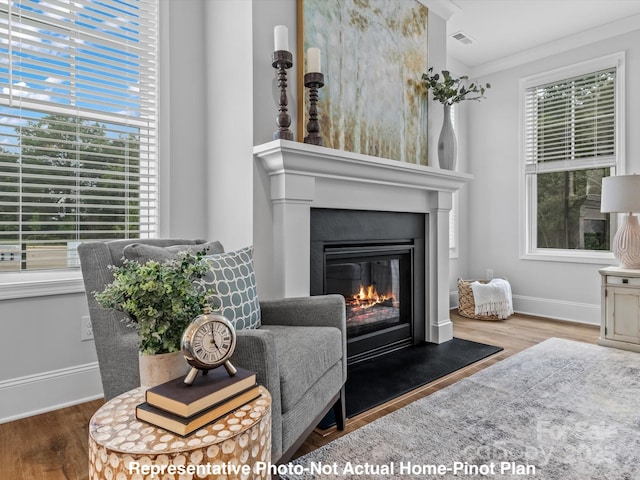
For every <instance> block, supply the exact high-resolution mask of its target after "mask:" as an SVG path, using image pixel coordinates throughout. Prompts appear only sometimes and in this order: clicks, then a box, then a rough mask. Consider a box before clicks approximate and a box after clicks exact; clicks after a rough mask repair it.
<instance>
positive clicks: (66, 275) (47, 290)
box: [0, 0, 167, 301]
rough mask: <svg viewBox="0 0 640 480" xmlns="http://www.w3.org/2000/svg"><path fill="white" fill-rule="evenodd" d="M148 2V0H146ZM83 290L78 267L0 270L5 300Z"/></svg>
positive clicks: (160, 28) (52, 108)
mask: <svg viewBox="0 0 640 480" xmlns="http://www.w3.org/2000/svg"><path fill="white" fill-rule="evenodd" d="M153 1H154V3H156V17H157V21H156V27H157V30H156V31H155V32H154V35H155V37H156V49H157V63H158V65H157V67H156V74H155V75H156V93H155V97H156V107H155V108H156V119H155V134H156V140H155V143H154V145H155V147H154V148H155V161H154V166H153V169H154V170H155V177H156V181H155V186H154V188H155V190H156V192H157V191H159V189H160V175H159V169H160V164H159V150H160V141H159V138H161V137H160V125H161V119H160V115H161V110H160V98H161V90H160V85H161V83H162V79H161V76H162V74H163V71H162V69H161V68H160V66H159V65H160V64H161V63H162V57H163V56H162V51H161V49H160V44H161V37H162V36H163V35H166V33H163V31H165V30H167V27H166V25H165V24H164V23H163V22H162V18H163V15H162V13H163V2H160V1H158V0H153ZM147 3H148V2H147ZM26 104H27V102H23V105H26ZM35 107H37V108H35V109H36V110H39V111H44V110H43V109H42V108H41V106H39V105H35ZM47 109H48V110H49V111H52V112H55V111H56V110H59V111H60V112H61V113H66V112H68V111H69V109H68V108H65V107H64V106H60V108H59V109H56V107H55V106H49V107H47ZM93 117H95V119H96V120H97V121H105V120H106V121H109V120H111V117H110V116H108V115H104V114H100V113H99V112H97V111H96V112H93V114H92V118H93ZM141 125H142V127H141V128H143V126H144V122H143V123H141ZM155 203H156V206H155V215H153V217H154V218H155V221H154V223H155V232H156V233H155V235H156V236H157V234H158V232H159V228H160V211H159V203H160V202H159V195H158V194H157V193H156V198H155ZM83 292H84V282H83V279H82V272H81V270H80V268H78V267H70V268H60V269H50V270H31V271H29V270H21V271H15V272H13V271H9V272H0V301H1V300H8V299H19V298H32V297H41V296H48V295H66V294H77V293H83Z"/></svg>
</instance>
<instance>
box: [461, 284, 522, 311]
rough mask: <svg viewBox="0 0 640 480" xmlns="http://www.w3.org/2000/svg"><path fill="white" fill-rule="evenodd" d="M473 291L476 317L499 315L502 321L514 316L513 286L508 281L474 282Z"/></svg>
mask: <svg viewBox="0 0 640 480" xmlns="http://www.w3.org/2000/svg"><path fill="white" fill-rule="evenodd" d="M471 290H473V301H474V303H475V304H476V309H475V314H476V315H497V316H498V318H501V319H502V318H507V317H509V315H512V314H513V300H512V299H511V285H509V282H507V281H506V280H503V279H501V278H494V279H493V280H491V281H490V282H489V283H480V282H473V283H472V284H471Z"/></svg>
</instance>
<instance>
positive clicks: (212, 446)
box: [89, 387, 271, 480]
mask: <svg viewBox="0 0 640 480" xmlns="http://www.w3.org/2000/svg"><path fill="white" fill-rule="evenodd" d="M260 394H261V395H260V397H258V398H257V399H255V400H253V401H251V402H249V403H247V404H246V405H244V406H242V407H240V408H238V409H237V410H235V411H234V412H232V413H230V414H228V415H226V416H224V417H221V418H220V419H218V420H216V421H215V422H214V423H210V424H209V425H206V426H205V427H203V428H202V429H200V430H198V431H196V432H194V433H192V434H191V435H189V436H187V437H181V436H180V435H175V434H173V433H170V432H167V431H166V430H164V429H162V428H159V427H155V426H153V425H150V424H148V423H145V422H141V421H139V420H137V419H136V413H135V410H136V406H137V405H139V404H141V403H143V402H144V391H143V390H142V389H141V388H136V389H134V390H131V391H129V392H126V393H123V394H122V395H120V396H118V397H116V398H114V399H112V400H110V401H109V402H107V403H105V404H104V405H103V406H102V407H101V408H100V409H99V410H98V411H97V412H96V413H95V414H94V415H93V417H92V418H91V421H90V423H89V480H103V479H104V480H143V479H147V478H158V479H162V480H182V479H203V478H204V479H218V478H227V479H232V478H238V479H267V478H270V474H269V471H268V469H266V468H255V467H256V465H257V464H262V465H268V464H269V462H270V461H271V396H270V395H269V392H268V391H267V389H266V388H264V387H260ZM247 465H248V466H249V467H250V468H249V467H247ZM152 473H154V474H155V476H153V477H152V476H151V474H152Z"/></svg>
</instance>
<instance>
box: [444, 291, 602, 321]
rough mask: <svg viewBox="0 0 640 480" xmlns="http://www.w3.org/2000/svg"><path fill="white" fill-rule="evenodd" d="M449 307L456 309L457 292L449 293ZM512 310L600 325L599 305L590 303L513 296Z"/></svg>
mask: <svg viewBox="0 0 640 480" xmlns="http://www.w3.org/2000/svg"><path fill="white" fill-rule="evenodd" d="M449 305H450V306H451V308H457V307H458V292H457V291H451V292H449ZM513 309H514V310H515V311H516V312H517V313H522V314H525V315H534V316H537V317H547V318H553V319H554V320H563V321H568V322H577V323H586V324H589V325H600V318H601V313H600V305H599V304H597V305H594V304H590V303H579V302H569V301H566V300H554V299H550V298H539V297H527V296H525V295H513Z"/></svg>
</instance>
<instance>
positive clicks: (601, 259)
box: [518, 52, 625, 264]
mask: <svg viewBox="0 0 640 480" xmlns="http://www.w3.org/2000/svg"><path fill="white" fill-rule="evenodd" d="M614 67H615V68H616V84H615V88H616V92H615V117H614V118H615V136H614V142H615V160H614V163H615V164H614V165H612V166H610V167H605V168H611V174H612V175H616V174H617V175H621V174H624V161H623V160H624V158H625V152H624V146H625V141H624V130H625V124H624V119H625V114H624V111H625V90H624V85H625V53H624V52H619V53H615V54H611V55H607V56H604V57H600V58H597V59H593V60H588V61H585V62H581V63H578V64H573V65H569V66H565V67H561V68H557V69H554V70H551V71H547V72H543V73H539V74H535V75H531V76H527V77H523V78H521V79H520V85H519V103H518V105H519V109H520V112H519V118H520V126H519V133H520V159H519V160H520V163H519V170H520V171H519V179H520V180H519V203H520V212H521V215H520V228H519V231H520V235H519V243H520V259H522V260H540V261H554V262H571V263H593V264H614V263H615V258H614V256H613V253H612V252H611V251H608V252H605V251H597V250H579V249H553V248H538V247H537V245H536V238H537V222H536V219H537V184H536V179H537V173H548V172H552V171H569V170H583V169H586V168H588V167H593V168H598V166H599V165H598V164H597V163H593V162H592V161H590V160H589V161H580V160H573V161H572V162H571V166H570V168H566V169H562V170H556V169H542V171H540V172H537V173H533V174H531V173H529V172H527V168H526V167H527V156H526V153H527V152H526V113H527V112H526V105H525V101H526V92H527V89H528V88H531V87H534V86H537V85H544V84H547V83H554V82H560V81H562V80H566V79H570V78H573V77H578V76H580V75H588V74H589V73H593V72H597V71H600V70H604V69H607V68H614ZM616 218H617V217H615V216H613V217H612V221H611V227H612V230H614V229H615V228H616V224H617V222H616ZM614 231H615V230H614Z"/></svg>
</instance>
